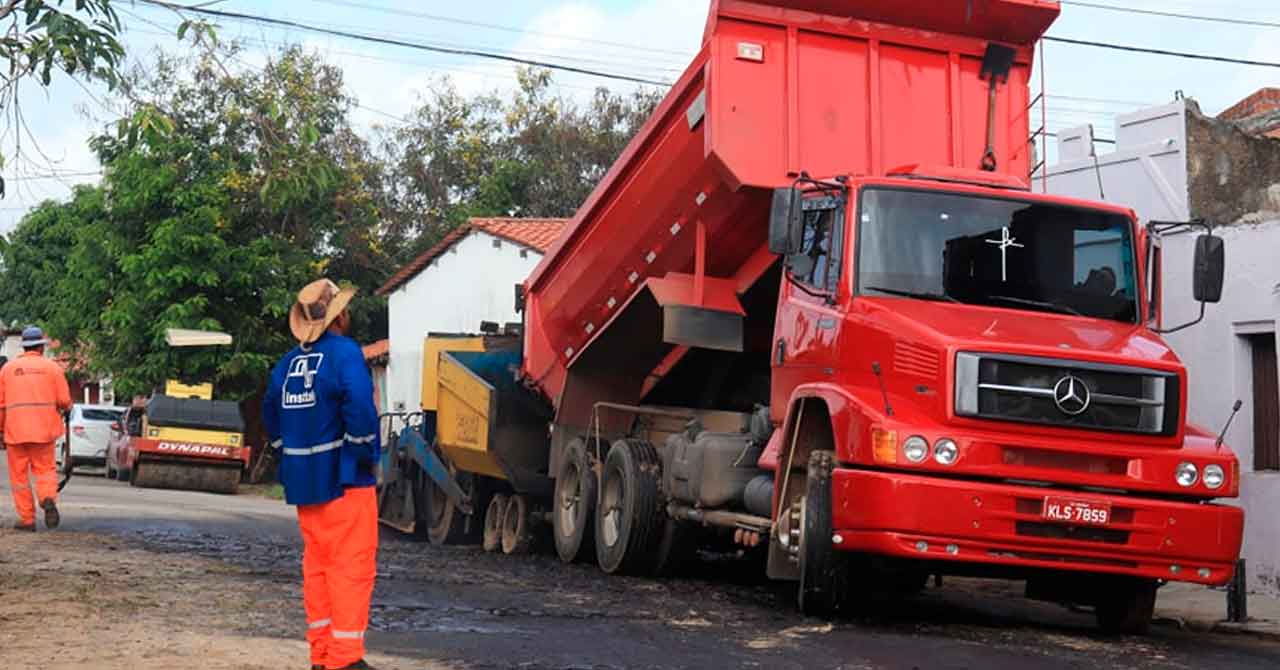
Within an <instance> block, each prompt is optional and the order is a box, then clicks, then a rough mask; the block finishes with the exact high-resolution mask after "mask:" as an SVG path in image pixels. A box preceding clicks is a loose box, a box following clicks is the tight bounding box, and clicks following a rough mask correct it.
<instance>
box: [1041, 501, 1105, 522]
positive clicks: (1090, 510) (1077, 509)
mask: <svg viewBox="0 0 1280 670" xmlns="http://www.w3.org/2000/svg"><path fill="white" fill-rule="evenodd" d="M1044 518H1045V519H1046V520H1048V521H1058V522H1061V523H1072V524H1077V525H1082V526H1105V525H1107V524H1109V523H1111V503H1107V502H1098V501H1096V500H1080V499H1077V498H1055V497H1053V496H1049V497H1047V498H1045V499H1044Z"/></svg>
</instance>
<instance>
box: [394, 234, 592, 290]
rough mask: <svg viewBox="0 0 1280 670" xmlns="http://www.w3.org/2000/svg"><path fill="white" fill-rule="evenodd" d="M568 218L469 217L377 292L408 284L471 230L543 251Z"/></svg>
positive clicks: (545, 250)
mask: <svg viewBox="0 0 1280 670" xmlns="http://www.w3.org/2000/svg"><path fill="white" fill-rule="evenodd" d="M568 223H569V219H518V218H504V217H497V218H484V219H481V218H476V219H470V220H468V221H467V222H466V223H465V224H463V225H461V226H458V227H457V228H455V229H453V230H452V231H450V232H449V234H448V235H445V236H444V238H443V239H441V240H440V241H439V242H437V243H436V245H435V246H433V247H431V248H430V249H427V250H426V251H424V252H423V253H422V254H421V255H420V256H418V257H417V258H415V259H413V260H412V261H410V262H409V264H408V265H406V266H404V267H403V268H400V271H399V272H396V273H395V274H394V275H392V276H391V279H388V280H387V283H385V284H383V285H382V288H379V289H378V291H377V294H378V295H387V294H388V293H391V292H392V291H394V290H396V289H398V288H400V287H401V286H403V285H404V284H406V283H408V281H409V280H410V279H413V278H414V277H416V276H418V273H420V272H422V271H423V269H425V268H426V267H427V266H428V265H430V264H431V261H434V260H435V259H436V258H439V257H440V255H441V254H443V253H444V252H446V251H448V250H449V248H450V247H452V246H453V245H455V244H457V243H458V241H459V240H461V239H462V238H464V237H466V236H467V235H468V234H470V233H471V232H472V231H474V230H481V231H484V232H486V233H488V234H490V235H493V236H494V237H500V238H502V239H505V240H508V241H510V242H514V243H516V244H520V245H524V246H526V247H529V248H531V249H533V250H535V251H537V252H539V253H546V252H547V249H550V248H551V245H552V244H553V243H554V242H555V241H556V238H558V237H560V232H561V231H562V230H564V227H565V225H566V224H568Z"/></svg>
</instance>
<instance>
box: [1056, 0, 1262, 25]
mask: <svg viewBox="0 0 1280 670" xmlns="http://www.w3.org/2000/svg"><path fill="white" fill-rule="evenodd" d="M1062 4H1064V5H1075V6H1076V7H1088V8H1090V9H1102V10H1106V11H1111V12H1124V13H1126V14H1145V15H1147V16H1164V17H1168V18H1173V19H1189V20H1191V21H1208V22H1211V23H1230V24H1234V25H1238V26H1261V27H1263V28H1280V22H1276V21H1259V20H1255V19H1228V18H1226V17H1222V16H1204V15H1202V14H1184V13H1181V12H1166V11H1160V10H1155V9H1139V8H1137V7H1120V6H1117V5H1103V4H1099V3H1096V2H1079V1H1077V0H1062Z"/></svg>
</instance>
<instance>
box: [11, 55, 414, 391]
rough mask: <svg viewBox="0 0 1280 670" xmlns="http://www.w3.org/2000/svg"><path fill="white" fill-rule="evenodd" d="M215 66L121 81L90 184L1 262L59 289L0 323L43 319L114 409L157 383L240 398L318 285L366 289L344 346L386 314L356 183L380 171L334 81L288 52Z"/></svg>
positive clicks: (207, 59) (213, 62) (372, 330)
mask: <svg viewBox="0 0 1280 670" xmlns="http://www.w3.org/2000/svg"><path fill="white" fill-rule="evenodd" d="M228 55H230V54H229V52H228V51H226V50H223V49H222V48H221V47H217V46H210V47H209V48H208V49H207V50H206V51H205V52H204V53H203V54H202V55H199V56H198V57H196V58H195V59H194V60H192V61H190V62H181V61H174V60H172V59H166V58H162V59H161V62H159V63H157V66H156V67H155V68H154V70H153V71H152V74H151V75H150V76H149V77H147V78H146V79H143V80H139V81H135V82H131V83H130V88H131V91H132V94H133V97H132V99H133V100H134V102H133V111H132V113H131V114H130V115H129V116H128V117H127V118H125V119H124V120H123V121H121V122H120V123H118V124H117V125H116V126H115V128H113V132H111V133H105V134H102V135H99V136H98V137H95V138H94V140H93V143H92V144H93V146H94V148H95V150H96V151H97V152H98V154H99V157H100V159H101V160H102V162H103V164H104V165H105V166H106V176H105V178H104V181H103V185H102V187H101V188H96V189H82V191H81V193H80V196H78V197H77V199H76V200H75V201H73V202H72V203H70V204H67V205H58V204H52V203H50V204H46V205H44V206H42V208H41V209H40V210H37V212H35V213H33V214H32V215H31V216H29V217H27V219H26V220H24V222H23V223H22V225H21V226H20V227H19V229H18V230H17V231H15V235H14V236H13V240H12V241H13V244H11V245H9V251H7V252H5V255H4V256H3V258H4V270H5V275H4V277H3V285H4V286H6V287H9V286H12V287H14V288H13V292H14V293H21V294H29V293H31V288H32V287H33V286H41V285H44V286H55V287H56V290H54V291H51V292H49V294H48V295H47V297H37V296H35V295H34V294H31V295H30V296H29V297H28V298H26V299H18V300H15V301H14V302H13V307H12V308H9V307H4V308H0V309H2V310H3V312H0V313H6V314H7V316H8V318H16V317H18V316H19V315H22V316H23V317H24V318H31V319H43V320H45V321H46V322H47V323H48V324H49V327H50V331H51V332H53V333H56V334H57V336H58V337H60V338H62V339H63V341H64V342H65V343H67V346H68V347H70V348H71V349H72V350H73V351H75V352H76V353H77V354H80V355H81V356H82V358H83V359H84V360H86V361H88V362H89V364H90V365H91V366H92V367H93V368H94V369H96V370H99V371H103V372H110V373H111V374H112V375H113V377H114V380H115V385H116V388H117V390H118V392H119V393H120V394H121V395H123V396H126V397H127V396H129V395H132V394H137V393H147V392H149V391H150V390H152V389H154V388H156V387H157V386H159V385H160V384H162V383H163V382H164V380H166V379H169V378H178V379H182V380H184V381H188V382H194V381H213V382H214V383H215V385H216V386H217V387H218V390H219V394H220V395H222V396H224V397H231V398H238V397H244V396H247V395H250V394H252V393H253V392H254V391H255V390H256V389H257V387H258V386H259V384H260V383H261V380H262V379H263V378H264V377H265V376H266V374H267V371H268V370H269V368H270V366H271V365H272V364H273V363H274V361H275V360H276V359H277V358H278V357H279V356H280V355H281V354H282V353H283V352H284V351H285V350H287V349H288V348H289V347H290V346H292V344H293V343H292V341H291V339H290V335H289V332H288V329H287V325H286V321H287V311H288V308H289V306H290V304H291V303H292V301H293V294H294V292H295V291H296V290H297V289H298V288H300V287H301V286H303V285H304V284H305V283H307V282H308V281H310V280H312V279H314V278H316V277H318V276H321V275H329V276H333V277H335V278H338V279H341V280H345V281H350V282H353V283H355V284H356V285H358V286H359V287H360V288H361V289H363V291H364V297H362V298H361V299H360V300H358V301H357V303H356V309H355V310H354V316H355V317H356V318H355V332H353V336H355V337H356V338H357V339H360V340H363V341H368V340H370V339H374V338H378V337H385V328H386V318H385V304H383V303H382V302H381V301H380V300H378V299H373V298H371V297H370V295H371V293H372V291H373V289H375V288H376V287H377V286H378V285H380V284H381V283H382V282H383V281H384V280H385V279H386V276H387V274H388V273H389V272H390V270H391V264H390V262H389V261H388V259H387V258H386V257H385V256H384V254H383V252H382V251H381V247H380V245H379V244H378V243H377V229H378V221H379V218H378V210H377V207H376V206H375V199H374V198H373V197H372V196H371V195H370V190H369V187H368V184H369V182H370V176H371V175H372V176H374V177H376V176H377V174H378V169H377V166H376V164H375V163H373V162H372V160H371V159H370V158H369V151H368V149H367V147H365V146H364V144H363V142H362V141H361V140H360V139H359V138H358V137H357V136H356V135H355V133H354V132H352V130H351V128H350V124H349V123H348V121H347V114H348V111H349V109H350V106H351V101H350V100H349V99H348V98H347V97H346V96H345V94H344V93H343V84H342V77H341V72H340V71H338V70H337V69H335V68H333V67H330V66H327V65H325V64H324V63H322V62H321V61H320V60H319V59H318V58H316V57H314V56H308V55H305V54H303V53H302V52H301V51H300V50H298V49H289V50H285V51H283V52H281V53H280V54H279V55H278V57H277V58H275V59H273V60H272V61H271V62H270V63H268V64H267V65H266V66H265V67H264V68H262V69H261V70H259V71H251V72H247V73H244V74H237V75H231V74H230V73H228V72H227V71H226V70H225V69H224V68H223V67H222V65H221V62H222V59H223V58H224V57H226V56H228ZM375 181H376V180H375ZM91 196H92V198H91ZM81 200H84V201H85V202H83V203H81V202H80V201H81ZM93 203H97V205H98V209H97V210H92V209H91V207H90V205H91V204H93ZM54 224H57V225H54ZM68 249H69V250H70V251H67V250H68ZM24 254H25V256H24ZM41 254H47V255H50V256H62V257H63V258H64V259H65V263H62V264H58V263H56V262H55V263H52V264H51V263H44V262H40V261H41V260H42V258H43V257H42V256H41ZM51 265H61V272H62V273H63V276H62V277H59V278H51V277H49V276H48V275H50V274H51V273H52V272H53V270H52V268H51V267H50V266H51ZM11 278H12V279H14V281H12V282H11V281H10V279H11ZM52 279H57V280H58V281H52ZM85 305H93V306H94V308H91V309H85V308H84V306H85ZM27 315H30V316H29V317H28V316H27ZM173 327H179V328H196V329H208V330H220V331H224V332H229V333H231V334H232V336H233V337H234V345H233V346H232V347H231V348H230V349H229V350H228V349H220V348H199V349H173V348H170V347H168V346H166V345H165V342H164V336H165V331H166V330H167V329H168V328H173ZM379 329H381V330H380V331H379Z"/></svg>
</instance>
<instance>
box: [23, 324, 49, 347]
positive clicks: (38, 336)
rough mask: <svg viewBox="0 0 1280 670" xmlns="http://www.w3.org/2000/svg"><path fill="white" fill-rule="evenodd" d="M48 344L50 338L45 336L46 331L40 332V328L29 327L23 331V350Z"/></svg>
mask: <svg viewBox="0 0 1280 670" xmlns="http://www.w3.org/2000/svg"><path fill="white" fill-rule="evenodd" d="M48 343H49V338H47V337H45V336H44V331H43V330H40V326H27V327H26V328H23V329H22V348H23V349H30V348H32V347H38V346H40V345H42V344H48Z"/></svg>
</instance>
